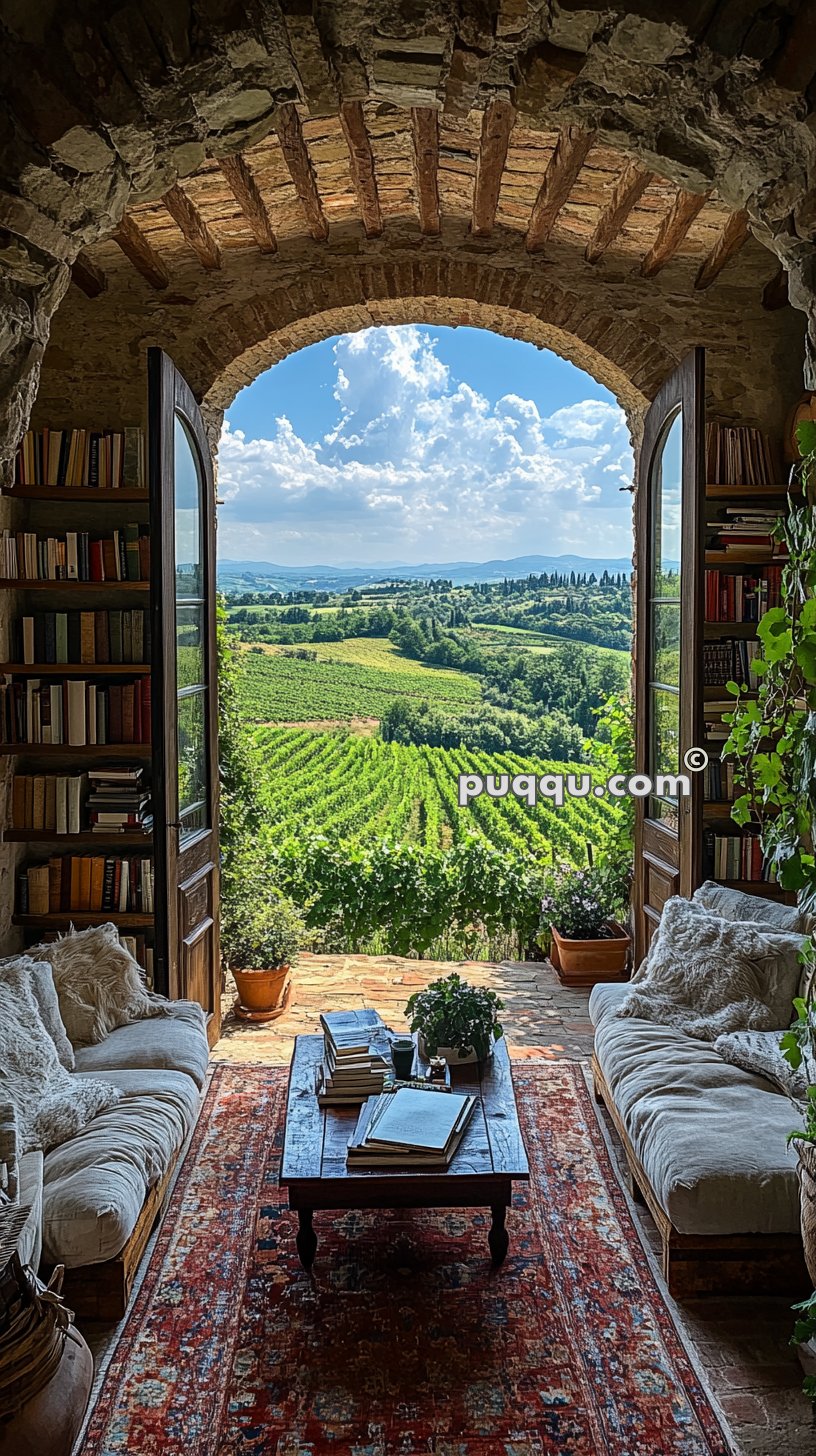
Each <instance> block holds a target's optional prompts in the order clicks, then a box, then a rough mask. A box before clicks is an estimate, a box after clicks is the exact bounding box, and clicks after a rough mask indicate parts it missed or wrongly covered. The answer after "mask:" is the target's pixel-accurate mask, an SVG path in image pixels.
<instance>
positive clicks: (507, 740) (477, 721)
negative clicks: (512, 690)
mask: <svg viewBox="0 0 816 1456" xmlns="http://www.w3.org/2000/svg"><path fill="white" fill-rule="evenodd" d="M380 734H381V736H382V737H383V738H384V739H385V741H386V743H417V744H428V745H430V746H431V747H434V748H458V747H460V746H464V747H466V748H484V749H486V750H487V751H488V752H490V753H505V752H508V751H515V752H516V753H523V754H526V755H531V756H532V755H535V756H537V757H542V758H548V759H559V760H569V761H570V762H575V761H576V760H578V759H579V758H580V757H581V755H582V753H583V740H582V735H581V730H580V728H579V727H578V726H577V725H576V724H574V723H570V721H569V719H568V718H567V717H566V716H565V715H564V714H563V713H559V712H554V713H547V714H544V715H542V717H540V718H530V717H528V716H527V715H526V714H524V713H514V712H512V711H510V710H507V709H502V708H493V707H490V706H489V705H487V704H484V703H482V704H479V706H478V707H474V708H464V709H459V710H455V709H453V708H450V707H440V706H438V705H436V704H434V705H431V704H430V703H429V702H428V701H427V699H423V700H422V701H421V702H419V703H417V702H415V701H413V700H410V699H407V698H399V699H397V700H396V701H395V702H393V703H391V705H390V706H389V707H388V708H386V710H385V712H384V713H383V715H382V718H381V719H380Z"/></svg>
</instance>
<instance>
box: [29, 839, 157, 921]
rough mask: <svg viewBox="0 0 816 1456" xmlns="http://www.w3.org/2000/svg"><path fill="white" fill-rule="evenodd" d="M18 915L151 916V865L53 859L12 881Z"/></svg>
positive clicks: (113, 858) (96, 857)
mask: <svg viewBox="0 0 816 1456" xmlns="http://www.w3.org/2000/svg"><path fill="white" fill-rule="evenodd" d="M17 907H18V910H19V913H20V914H21V915H55V914H60V913H62V914H70V913H71V912H76V913H82V912H83V911H85V912H92V913H98V914H117V913H119V914H126V913H127V912H128V911H135V912H137V913H140V914H144V915H152V914H153V861H152V859H145V858H139V857H136V856H132V857H130V858H126V857H124V856H122V855H104V854H93V855H91V854H69V855H53V856H52V857H51V859H49V860H47V861H46V863H44V864H33V865H29V866H28V868H27V869H23V870H21V871H20V872H19V874H18V876H17Z"/></svg>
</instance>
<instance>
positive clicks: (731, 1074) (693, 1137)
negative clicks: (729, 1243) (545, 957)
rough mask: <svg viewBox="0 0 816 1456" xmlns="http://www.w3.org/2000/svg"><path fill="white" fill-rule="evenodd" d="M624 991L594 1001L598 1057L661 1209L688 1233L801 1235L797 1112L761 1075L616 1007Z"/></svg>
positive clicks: (599, 994) (598, 990)
mask: <svg viewBox="0 0 816 1456" xmlns="http://www.w3.org/2000/svg"><path fill="white" fill-rule="evenodd" d="M626 995H627V987H626V986H625V985H608V986H596V987H595V989H594V990H593V992H592V995H591V997H590V1002H589V1010H590V1016H591V1017H592V1021H593V1023H594V1025H595V1054H596V1056H597V1058H598V1061H599V1063H600V1066H601V1070H602V1072H603V1074H604V1077H605V1078H606V1081H607V1083H608V1085H609V1088H610V1091H611V1093H612V1096H613V1098H614V1101H615V1106H616V1108H617V1110H618V1112H619V1114H620V1116H621V1117H622V1119H623V1122H624V1126H625V1127H626V1131H627V1133H628V1136H629V1138H630V1141H631V1143H632V1146H633V1148H634V1150H635V1153H636V1154H637V1157H638V1158H639V1160H640V1162H641V1164H642V1165H643V1168H644V1171H645V1172H646V1175H647V1177H648V1179H649V1182H650V1183H651V1186H652V1188H653V1189H654V1192H655V1194H656V1196H657V1199H658V1201H659V1203H660V1205H661V1207H662V1208H663V1209H664V1210H665V1212H666V1213H667V1214H668V1215H669V1218H670V1219H671V1221H672V1223H673V1225H674V1227H675V1228H676V1229H677V1230H678V1232H679V1233H683V1234H742V1233H746V1234H747V1233H765V1234H772V1233H795V1232H796V1231H797V1230H798V1228H799V1186H798V1183H797V1178H796V1154H795V1152H794V1151H793V1150H792V1149H790V1150H789V1149H788V1148H787V1147H786V1138H787V1134H788V1132H790V1130H791V1128H793V1127H794V1126H795V1125H796V1121H797V1118H796V1113H795V1111H794V1109H793V1107H792V1106H791V1103H790V1102H789V1101H788V1099H787V1097H784V1096H783V1095H782V1094H781V1093H779V1092H776V1091H774V1090H773V1088H772V1087H771V1086H770V1084H769V1083H768V1082H767V1081H766V1080H765V1079H764V1078H763V1077H756V1076H753V1075H752V1074H751V1073H750V1072H745V1071H742V1070H740V1069H739V1068H738V1067H733V1066H730V1065H729V1064H728V1063H727V1062H724V1061H723V1060H722V1058H721V1057H720V1056H719V1055H718V1054H717V1053H716V1052H715V1051H714V1049H713V1047H712V1046H711V1045H710V1044H708V1043H706V1042H702V1041H699V1040H697V1039H696V1038H693V1037H689V1036H685V1035H684V1034H683V1032H681V1031H676V1030H675V1029H674V1028H673V1027H671V1026H658V1025H655V1024H654V1023H652V1022H649V1021H641V1020H639V1019H637V1018H632V1019H627V1020H621V1019H620V1018H619V1017H617V1016H615V1014H614V1013H615V1010H616V1009H617V1007H618V1005H619V1004H620V1002H621V1000H622V999H623V997H625V996H626Z"/></svg>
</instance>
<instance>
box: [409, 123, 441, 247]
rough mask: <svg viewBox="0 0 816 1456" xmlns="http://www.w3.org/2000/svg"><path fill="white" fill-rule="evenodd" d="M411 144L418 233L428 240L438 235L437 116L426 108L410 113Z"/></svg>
mask: <svg viewBox="0 0 816 1456" xmlns="http://www.w3.org/2000/svg"><path fill="white" fill-rule="evenodd" d="M411 135H412V136H413V141H414V177H415V183H416V195H417V207H418V209H419V226H420V230H421V231H422V232H423V233H425V234H426V236H428V237H434V236H436V234H437V233H438V232H439V227H440V221H439V113H438V112H436V111H434V109H433V108H432V107H430V106H415V107H413V109H412V111H411Z"/></svg>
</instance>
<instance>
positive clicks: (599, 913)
mask: <svg viewBox="0 0 816 1456" xmlns="http://www.w3.org/2000/svg"><path fill="white" fill-rule="evenodd" d="M624 899H625V890H624V886H623V884H622V877H621V874H620V873H619V872H618V871H617V870H616V869H615V868H614V867H612V866H610V865H605V864H600V865H589V866H588V867H587V868H586V869H580V870H576V869H570V868H567V867H566V866H562V867H561V868H560V869H558V870H554V871H553V873H552V874H550V875H548V876H547V879H546V880H545V882H544V897H543V899H542V901H541V914H542V920H543V922H544V925H543V928H544V929H545V930H546V929H548V928H549V926H550V925H554V926H555V928H556V930H557V931H558V932H559V934H560V935H563V936H564V937H565V938H566V939H567V940H601V939H603V937H604V936H605V935H606V934H607V922H608V921H609V920H610V919H612V918H613V917H614V916H615V915H616V914H617V913H619V912H620V909H621V906H622V902H623V900H624Z"/></svg>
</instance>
